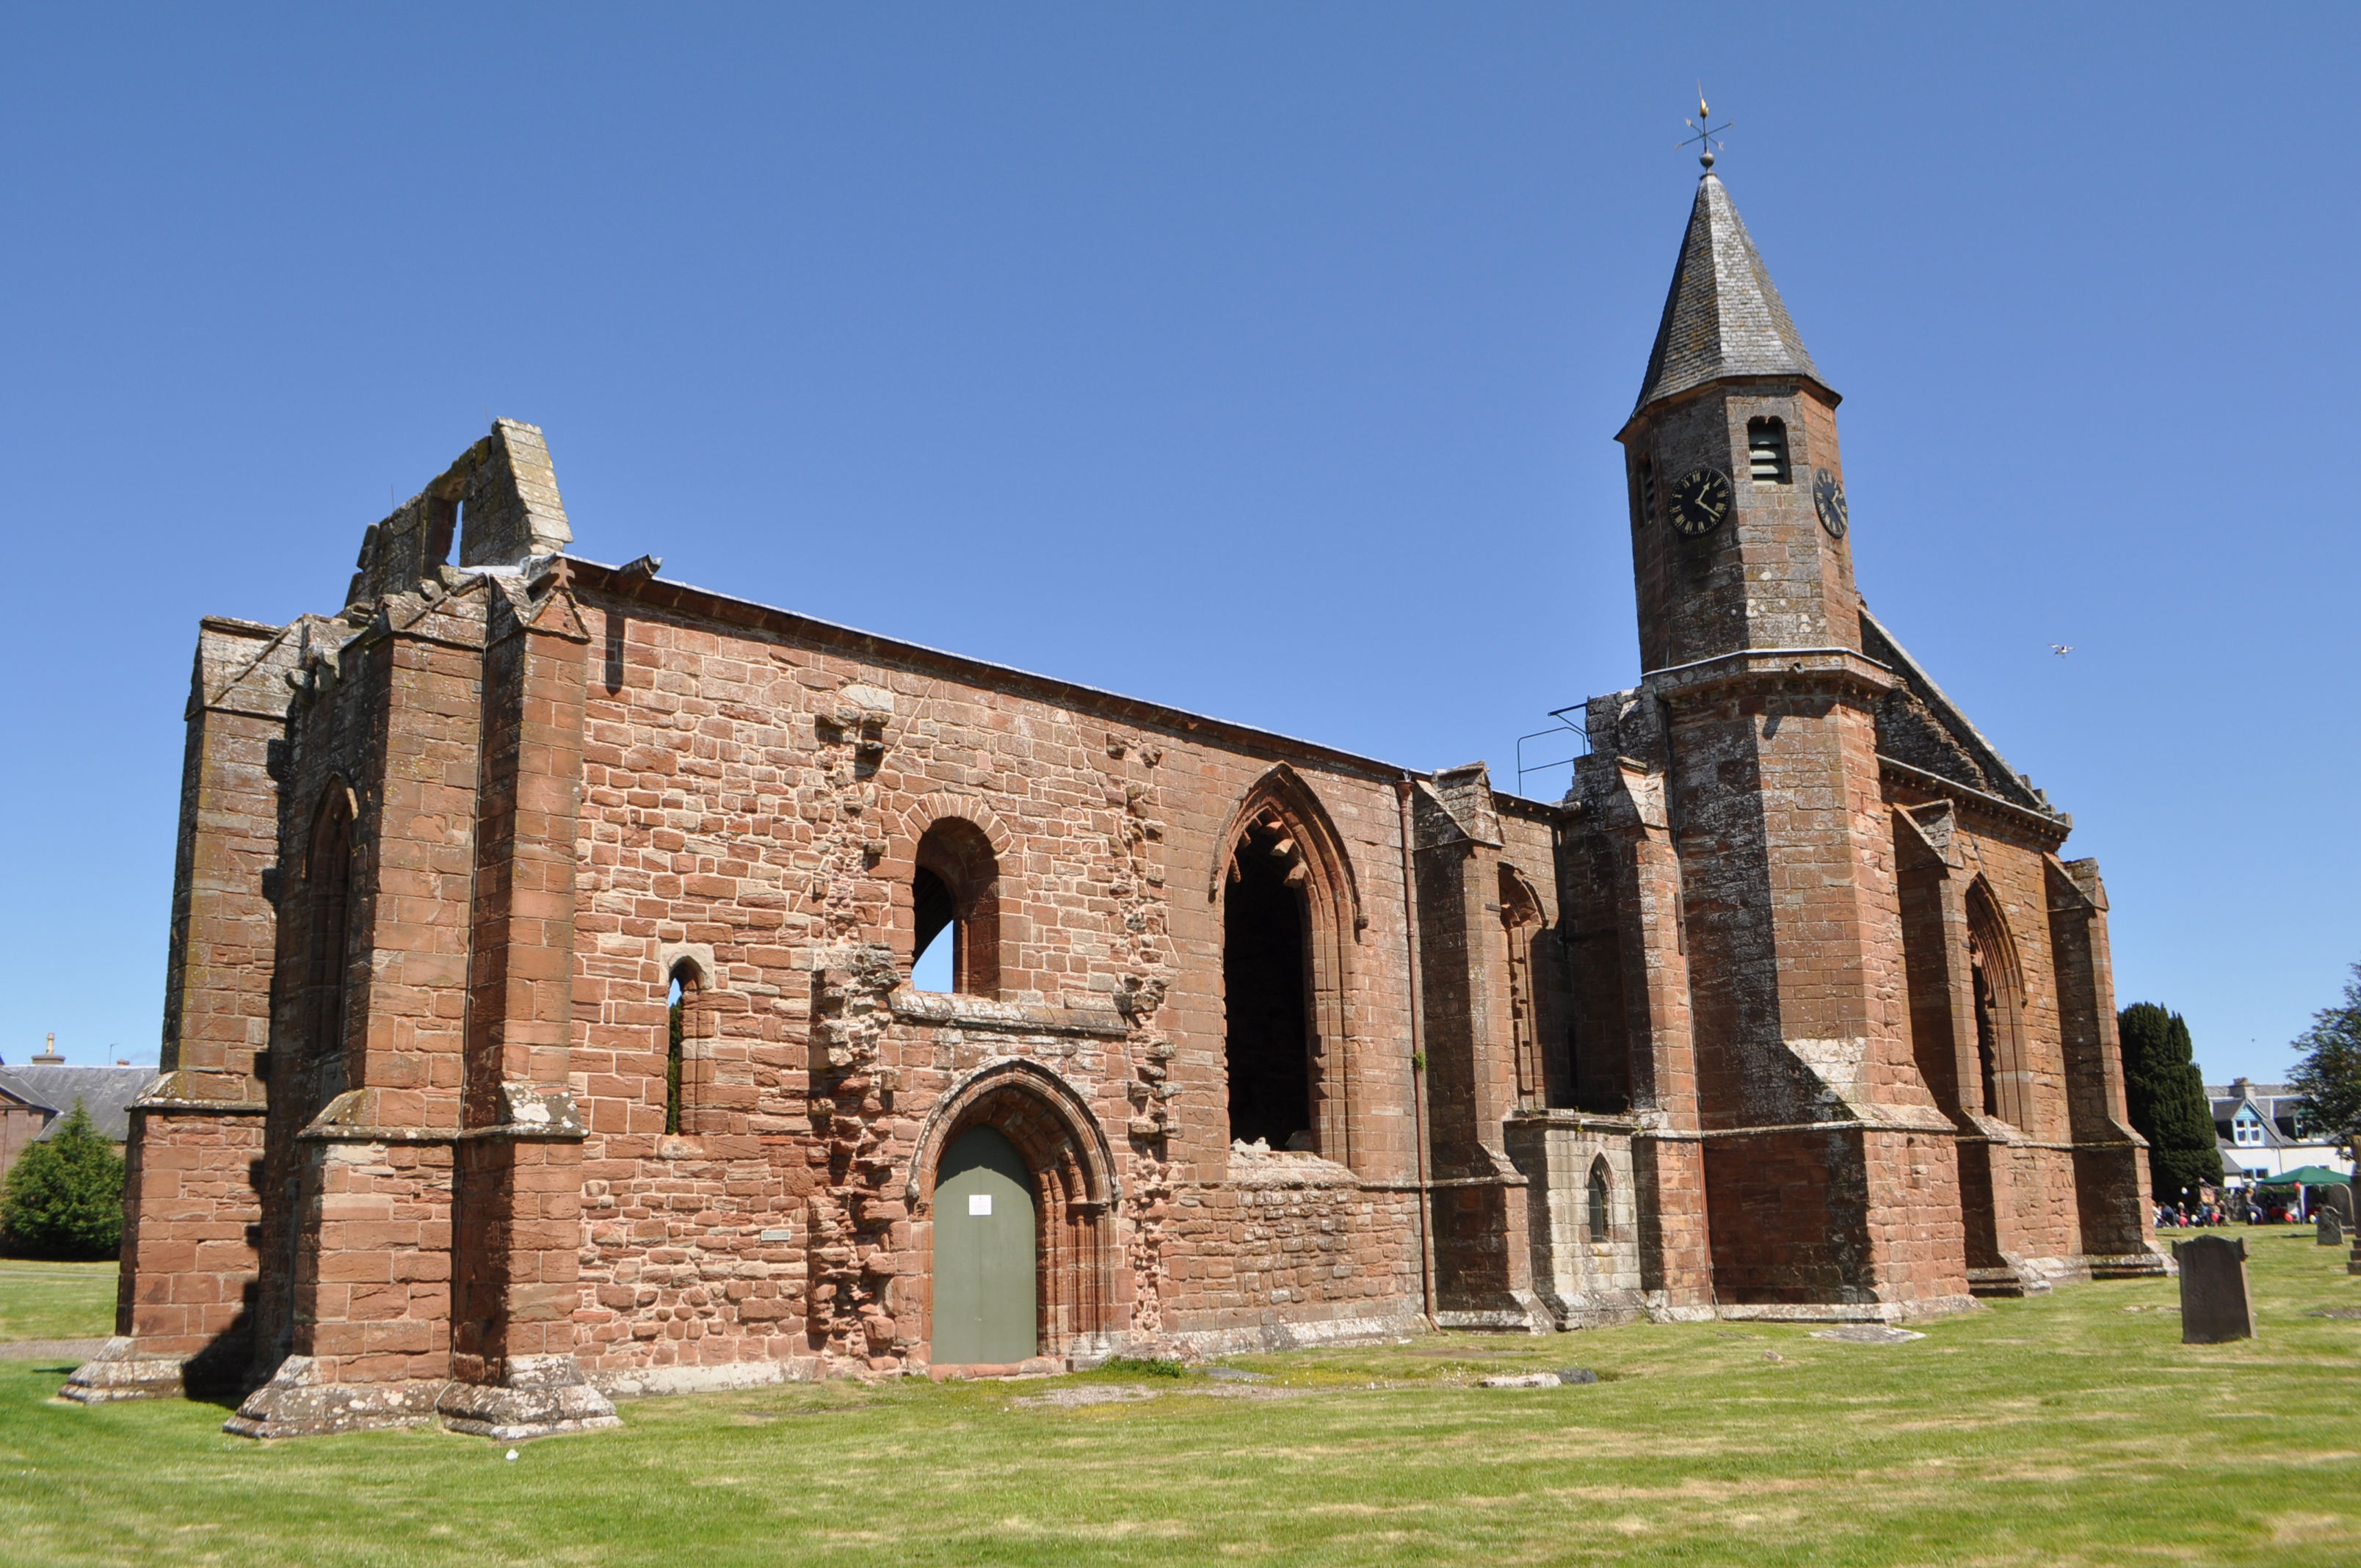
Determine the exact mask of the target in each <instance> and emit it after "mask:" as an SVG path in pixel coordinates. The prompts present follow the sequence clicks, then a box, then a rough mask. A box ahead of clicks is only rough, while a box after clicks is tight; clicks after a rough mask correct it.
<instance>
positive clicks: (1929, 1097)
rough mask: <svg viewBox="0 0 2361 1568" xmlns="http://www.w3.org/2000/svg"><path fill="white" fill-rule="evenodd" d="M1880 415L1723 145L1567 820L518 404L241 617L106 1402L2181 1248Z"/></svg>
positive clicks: (1691, 234) (2041, 1276)
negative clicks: (833, 534)
mask: <svg viewBox="0 0 2361 1568" xmlns="http://www.w3.org/2000/svg"><path fill="white" fill-rule="evenodd" d="M1837 402H1838V398H1837V394H1836V392H1835V391H1833V390H1832V389H1830V388H1829V387H1828V385H1827V384H1826V383H1825V382H1824V381H1823V380H1822V379H1821V378H1820V374H1819V372H1818V370H1817V368H1816V367H1814V365H1813V362H1812V358H1811V356H1810V355H1809V354H1808V353H1807V352H1806V349H1805V346H1804V343H1803V340H1802V338H1801V337H1800V336H1799V335H1798V334H1797V332H1796V330H1795V324H1794V323H1793V322H1792V321H1791V320H1790V319H1789V318H1788V315H1787V312H1786V309H1785V307H1784V305H1783V304H1782V303H1781V302H1780V299H1779V295H1778V292H1777V291H1776V290H1775V289H1774V288H1773V285H1772V282H1771V279H1770V276H1769V274H1768V273H1767V272H1766V271H1765V269H1764V268H1763V261H1762V258H1760V257H1759V256H1758V255H1757V254H1756V252H1755V249H1754V246H1753V244H1752V240H1751V239H1750V238H1749V237H1748V236H1747V232H1746V228H1745V226H1744V225H1743V224H1741V222H1740V220H1739V217H1738V214H1737V212H1736V211H1735V210H1734V209H1733V208H1732V206H1731V204H1730V197H1729V195H1728V193H1727V192H1726V191H1725V190H1724V189H1723V187H1722V185H1721V182H1720V181H1719V180H1717V179H1716V178H1715V177H1714V176H1713V175H1711V174H1710V173H1708V174H1707V176H1706V177H1705V178H1704V180H1703V181H1701V182H1700V184H1699V187H1698V190H1697V201H1696V205H1695V208H1694V210H1693V211H1692V213H1691V214H1690V217H1689V224H1688V228H1687V232H1686V236H1684V238H1683V240H1682V243H1681V248H1680V255H1679V259H1678V262H1677V264H1676V266H1675V271H1674V277H1673V285H1672V291H1671V294H1670V297H1669V299H1668V300H1667V302H1666V303H1665V307H1664V318H1663V321H1662V323H1661V324H1660V326H1659V327H1658V329H1657V333H1656V339H1655V346H1654V349H1653V352H1652V353H1651V355H1650V356H1649V359H1648V364H1647V369H1646V373H1645V376H1644V378H1643V379H1642V384H1641V389H1640V396H1639V400H1638V403H1637V405H1636V407H1635V408H1634V410H1633V412H1632V414H1631V420H1630V422H1628V423H1627V424H1626V425H1625V426H1624V427H1623V429H1622V431H1621V432H1620V434H1619V435H1618V437H1617V439H1618V440H1620V442H1621V443H1622V444H1623V446H1624V448H1625V453H1626V470H1627V475H1628V478H1629V485H1630V515H1631V562H1632V569H1633V577H1634V582H1635V587H1636V590H1637V598H1638V609H1639V630H1640V651H1641V663H1642V672H1641V674H1640V676H1639V681H1638V684H1637V685H1633V686H1631V688H1630V689H1628V690H1624V691H1619V692H1614V693H1611V694H1609V695H1608V696H1599V697H1594V698H1592V699H1591V701H1590V703H1589V705H1588V710H1587V712H1588V722H1587V730H1588V735H1589V754H1588V755H1587V756H1585V757H1583V758H1581V759H1580V760H1579V762H1577V764H1576V779H1575V785H1574V788H1573V789H1572V791H1571V792H1570V793H1569V794H1568V795H1566V797H1565V799H1563V800H1557V801H1541V800H1528V799H1522V798H1520V797H1518V796H1516V795H1510V794H1507V793H1504V792H1502V791H1500V790H1499V789H1496V788H1494V787H1493V785H1492V784H1491V781H1490V780H1489V778H1488V776H1487V773H1486V771H1485V769H1484V768H1483V767H1482V766H1481V765H1473V766H1466V767H1457V768H1446V769H1444V770H1442V771H1440V772H1434V773H1420V772H1416V771H1412V770H1407V769H1404V768H1401V767H1399V766H1396V765H1393V764H1390V763H1387V762H1378V761H1376V760H1373V759H1370V758H1367V757H1361V756H1355V755H1352V754H1350V753H1347V752H1345V751H1334V750H1330V749H1327V748H1325V747H1322V746H1318V745H1314V744H1308V743H1305V742H1302V741H1298V740H1288V739H1285V738H1282V737H1280V736H1277V735H1271V734H1266V733H1263V732H1261V731H1259V730H1256V729H1247V728H1246V727H1243V726H1240V725H1235V724H1230V723H1225V722H1224V721H1222V720H1220V719H1215V718H1205V717H1202V716H1201V715H1196V714H1189V713H1182V712H1180V711H1177V710H1175V709H1173V708H1170V707H1162V706H1160V705H1159V704H1157V703H1154V702H1149V701H1143V700H1139V699H1136V698H1131V697H1124V696H1114V695H1111V694H1109V693H1106V692H1104V691H1099V690H1096V689H1093V688H1092V687H1089V686H1086V685H1076V684H1073V683H1071V682H1069V681H1064V680H1059V679H1053V678H1048V677H1043V676H1038V675H1031V674H1021V673H1019V672H1017V671H1015V670H1009V669H1005V668H1002V667H1000V666H997V665H994V664H989V663H982V662H980V661H977V660H972V659H965V658H960V657H957V656H954V655H950V654H946V653H940V652H933V651H931V650H928V649H926V648H921V647H917V646H913V645H910V644H907V643H903V642H897V641H892V640H890V639H887V638H883V637H875V636H871V635H868V634H866V633H863V632H859V631H854V630H848V629H846V628H844V627H841V626H837V625H833V624H831V623H829V622H828V621H825V620H814V619H812V618H810V617H808V616H807V615H804V614H801V613H798V612H795V611H789V610H784V609H771V608H769V607H767V606H764V605H761V604H756V603H753V602H752V601H750V600H747V599H743V598H733V597H731V596H730V595H729V594H727V593H724V592H719V591H716V590H712V589H707V588H698V587H688V586H686V585H685V584H678V583H675V582H672V581H669V580H667V579H665V578H664V576H662V575H661V572H660V569H659V563H658V562H657V561H656V560H655V558H654V557H653V556H642V557H641V558H639V559H638V560H636V561H633V562H632V563H631V564H630V565H622V566H611V565H599V564H598V563H597V562H595V561H592V560H589V559H586V558H584V557H582V556H579V555H577V554H574V536H573V533H572V531H571V530H570V529H569V527H568V526H567V522H566V513H565V510H564V509H563V507H562V506H561V504H560V501H559V499H558V488H557V482H556V477H555V472H554V470H553V468H552V466H551V462H550V456H549V453H548V450H547V448H546V447H545V446H544V442H543V438H542V433H541V432H540V431H538V430H536V429H534V428H533V427H532V426H530V425H525V424H519V423H514V422H509V421H505V420H503V421H500V422H497V423H496V424H494V426H493V427H492V430H491V432H490V433H489V435H487V436H486V437H485V438H484V439H483V440H481V441H479V442H478V443H477V444H475V445H474V446H473V447H471V448H469V449H468V451H467V453H466V454H465V455H462V456H461V457H460V458H459V460H458V461H457V462H456V464H454V465H453V466H451V467H450V469H449V470H448V471H446V472H445V473H444V474H443V475H442V476H441V477H438V478H436V479H434V481H433V482H431V483H430V484H428V485H427V486H426V487H425V488H423V490H421V491H420V492H419V493H418V495H417V496H415V497H414V498H412V499H411V500H410V501H409V502H408V503H406V504H405V505H403V506H402V507H401V509H400V510H396V511H395V512H394V513H393V514H392V515H391V516H390V517H388V518H386V519H385V520H384V521H381V522H379V523H377V524H376V525H375V526H373V527H371V528H369V529H368V532H367V534H366V536H365V538H364V540H363V543H362V545H361V551H360V560H359V565H358V570H357V572H356V573H355V575H354V576H353V578H352V580H351V583H350V585H349V587H347V588H346V591H345V594H344V598H343V600H342V608H341V609H336V610H335V611H333V612H332V613H329V614H324V615H307V616H304V617H302V618H301V619H299V620H295V621H294V622H293V623H291V624H290V625H286V626H269V625H261V624H257V623H254V622H251V621H245V620H226V619H212V618H209V619H206V620H203V621H202V622H201V624H200V630H199V634H198V642H197V652H196V669H195V676H194V680H193V683H192V688H191V692H190V697H189V705H188V745H187V752H186V762H185V773H184V780H183V786H182V795H181V826H180V839H179V855H178V863H177V867H176V872H175V878H174V889H173V904H172V924H171V932H172V935H171V949H170V963H169V966H168V969H167V973H166V982H165V985H166V991H165V997H166V1001H165V1022H164V1046H163V1058H162V1067H163V1069H164V1070H163V1072H162V1075H161V1076H160V1077H159V1078H158V1079H157V1080H156V1081H155V1082H154V1084H153V1085H152V1086H150V1087H149V1088H148V1091H147V1092H146V1094H145V1096H144V1097H143V1098H142V1099H141V1100H140V1101H139V1102H137V1106H136V1107H135V1110H134V1116H133V1132H132V1137H131V1144H130V1168H131V1180H130V1189H129V1195H128V1199H127V1210H128V1212H127V1221H128V1223H127V1225H126V1236H125V1242H124V1251H123V1286H122V1297H121V1303H120V1307H119V1311H118V1321H117V1337H116V1338H115V1339H114V1340H112V1341H111V1342H109V1343H108V1345H107V1347H106V1349H105V1350H104V1352H103V1353H102V1354H100V1355H99V1356H98V1357H97V1358H96V1359H95V1360H93V1362H91V1363H90V1364H89V1365H85V1366H83V1367H82V1368H81V1369H80V1370H78V1371H77V1372H76V1373H75V1374H74V1375H73V1377H72V1380H71V1383H70V1384H69V1385H68V1386H67V1388H66V1392H67V1394H68V1395H69V1396H70V1397H71V1398H80V1399H83V1400H99V1399H106V1398H128V1397H137V1396H142V1395H153V1394H170V1393H178V1392H180V1391H181V1390H183V1389H184V1388H196V1387H206V1388H214V1389H220V1388H227V1389H229V1390H231V1391H232V1392H234V1393H237V1394H242V1395H243V1396H244V1399H245V1402H244V1404H243V1406H242V1408H241V1409H239V1411H238V1413H237V1415H236V1417H235V1418H234V1419H233V1420H231V1421H230V1423H229V1425H230V1429H231V1430H232V1431H239V1432H244V1433H248V1434H251V1435H255V1436H263V1437H269V1436H281V1435H293V1434H298V1433H304V1432H316V1431H341V1430H348V1429H352V1428H356V1427H362V1426H370V1425H383V1424H392V1423H403V1422H413V1421H426V1420H437V1419H439V1420H442V1421H444V1422H445V1423H446V1424H448V1425H450V1426H452V1427H454V1428H456V1429H458V1430H461V1431H474V1432H481V1433H486V1434H489V1435H494V1436H500V1437H519V1436H531V1435H535V1434H539V1433H544V1432H550V1431H568V1430H578V1429H580V1428H583V1427H588V1426H598V1425H602V1424H606V1423H609V1422H611V1421H612V1420H613V1419H614V1417H613V1410H612V1404H611V1400H612V1399H613V1398H616V1397H619V1396H623V1395H630V1394H634V1393H646V1392H664V1391H680V1390H691V1389H697V1388H713V1387H742V1386H748V1385H752V1384H758V1383H763V1382H769V1381H775V1380H779V1379H787V1378H810V1377H818V1376H829V1375H835V1374H848V1373H849V1374H861V1375H877V1374H886V1373H896V1372H902V1373H919V1372H927V1371H931V1372H933V1373H935V1374H936V1375H944V1374H947V1373H966V1374H970V1375H974V1374H980V1373H985V1372H992V1371H1007V1370H1015V1369H1019V1368H1035V1369H1038V1368H1043V1367H1064V1366H1069V1365H1076V1364H1087V1363H1089V1362H1090V1361H1092V1360H1093V1359H1094V1358H1098V1357H1103V1356H1104V1355H1106V1354H1111V1353H1114V1352H1116V1351H1119V1350H1124V1349H1126V1348H1134V1349H1154V1350H1157V1351H1160V1352H1165V1353H1172V1352H1175V1351H1178V1352H1184V1353H1202V1354H1218V1353H1222V1352H1226V1351H1235V1350H1241V1349H1250V1348H1263V1347H1277V1346H1288V1345H1299V1344H1307V1343H1320V1342H1323V1341H1336V1340H1342V1339H1346V1338H1369V1337H1376V1336H1385V1335H1395V1334H1401V1333H1408V1332H1417V1331H1418V1330H1420V1329H1421V1328H1422V1327H1424V1326H1427V1325H1438V1326H1442V1327H1445V1328H1466V1327H1479V1328H1488V1329H1497V1330H1504V1331H1516V1332H1542V1331H1547V1330H1552V1329H1565V1328H1574V1327H1580V1326H1585V1325H1593V1324H1603V1323H1611V1322H1616V1321H1623V1320H1628V1319H1631V1318H1635V1317H1641V1316H1652V1317H1655V1318H1659V1319H1681V1318H1703V1317H1711V1316H1719V1317H1723V1318H1763V1317H1776V1318H1788V1319H1813V1320H1820V1319H1891V1318H1895V1317H1903V1316H1908V1315H1914V1314H1920V1313H1926V1312H1931V1311H1938V1310H1948V1309H1950V1308H1954V1307H1959V1306H1963V1305H1966V1304H1968V1303H1969V1302H1970V1300H1971V1298H1972V1297H1974V1296H1979V1295H2013V1294H2018V1293H2022V1292H2025V1291H2028V1290H2039V1289H2047V1288H2049V1287H2050V1285H2051V1284H2052V1283H2053V1282H2057V1281H2061V1280H2067V1279H2077V1278H2085V1277H2091V1276H2093V1275H2117V1274H2126V1273H2147V1272H2157V1271H2160V1270H2161V1269H2163V1268H2164V1267H2165V1264H2164V1263H2163V1261H2162V1259H2161V1258H2160V1257H2159V1256H2158V1253H2157V1250H2156V1246H2155V1239H2154V1235H2153V1233H2152V1230H2151V1228H2150V1225H2149V1221H2148V1216H2147V1209H2146V1205H2145V1203H2144V1202H2143V1201H2142V1187H2141V1180H2140V1173H2141V1170H2142V1166H2143V1157H2142V1145H2141V1142H2140V1140H2139V1138H2138V1137H2137V1136H2136V1135H2135V1134H2134V1133H2133V1132H2132V1131H2131V1129H2130V1126H2129V1124H2128V1122H2127V1121H2126V1119H2125V1110H2124V1091H2123V1083H2122V1073H2121V1067H2120V1062H2119V1058H2118V1051H2117V1047H2116V1041H2115V1032H2114V998H2113V984H2112V981H2111V978H2110V974H2109V967H2108V949H2107V926H2106V909H2107V901H2106V894H2105V893H2104V891H2103V888H2102V886H2101V883H2100V880H2099V874H2098V867H2097V866H2096V864H2095V863H2093V862H2092V861H2088V860H2079V861H2069V860H2066V859H2063V858H2061V854H2060V851H2061V850H2062V848H2063V847H2064V845H2065V842H2066V839H2067V835H2068V832H2069V829H2070V826H2071V823H2070V818H2068V817H2066V816H2065V815H2063V814H2062V813H2060V812H2059V811H2057V810H2054V809H2053V808H2052V807H2051V806H2050V804H2049V802H2048V799H2047V798H2046V797H2045V796H2044V795H2042V794H2040V793H2039V792H2037V791H2036V790H2034V789H2032V788H2031V787H2030V786H2029V784H2027V782H2026V779H2025V778H2024V777H2023V775H2021V774H2019V773H2016V772H2015V770H2014V769H2012V768H2011V767H2010V766H2009V765H2008V763H2007V762H2005V761H2004V759H2003V758H2002V757H2001V755H2000V753H1999V752H1998V751H1995V750H1994V749H1993V745H1992V743H1991V742H1990V741H1988V740H1985V738H1984V737H1983V735H1982V733H1981V732H1980V731H1979V730H1978V729H1976V728H1975V726H1974V725H1972V724H1971V723H1970V722H1969V720H1968V719H1967V718H1966V717H1965V716H1964V715H1963V714H1962V713H1960V710H1959V709H1958V708H1957V707H1955V706H1954V705H1953V704H1952V703H1951V702H1950V700H1949V698H1947V697H1946V696H1944V695H1943V693H1942V691H1941V689H1940V688H1938V686H1937V685H1935V683H1934V682H1933V681H1932V680H1931V679H1930V678H1929V677H1928V675H1927V673H1926V672H1925V671H1924V670H1923V669H1921V668H1920V667H1919V665H1918V664H1917V663H1915V662H1914V661H1913V660H1912V659H1911V657H1910V656H1909V655H1908V654H1907V653H1906V652H1904V651H1903V648H1902V645H1901V643H1900V642H1899V641H1896V639H1895V638H1894V635H1893V633H1891V632H1890V631H1888V630H1887V629H1886V628H1885V627H1884V626H1883V625H1882V624H1880V623H1879V622H1878V621H1877V620H1873V619H1872V617H1871V615H1870V613H1869V610H1868V609H1867V608H1866V607H1865V606H1864V605H1863V604H1862V603H1861V597H1860V595H1859V593H1858V592H1857V591H1856V589H1855V587H1854V585H1853V570H1852V548H1853V543H1854V538H1855V534H1854V532H1852V531H1851V528H1850V521H1851V520H1850V515H1849V512H1848V509H1847V504H1846V500H1845V489H1844V465H1843V461H1842V459H1841V457H1840V455H1839V450H1838V438H1837V420H1836V408H1837ZM1881 526H1883V525H1882V524H1881V523H1879V522H1877V521H1872V520H1867V519H1864V520H1863V528H1862V532H1863V533H1864V534H1865V535H1866V536H1867V538H1868V540H1869V543H1870V545H1871V547H1872V548H1875V547H1876V543H1877V534H1878V532H1879V529H1880V527H1881ZM922 955H923V956H924V957H925V959H926V961H927V963H928V965H929V966H931V967H930V968H928V970H926V971H925V972H926V973H927V974H928V983H927V984H925V985H923V986H922V985H919V984H915V983H913V981H914V977H915V976H916V975H917V973H919V972H920V962H921V958H922ZM946 956H947V957H948V959H949V961H948V962H947V963H945V962H941V961H940V960H941V959H943V958H944V957H946Z"/></svg>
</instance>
